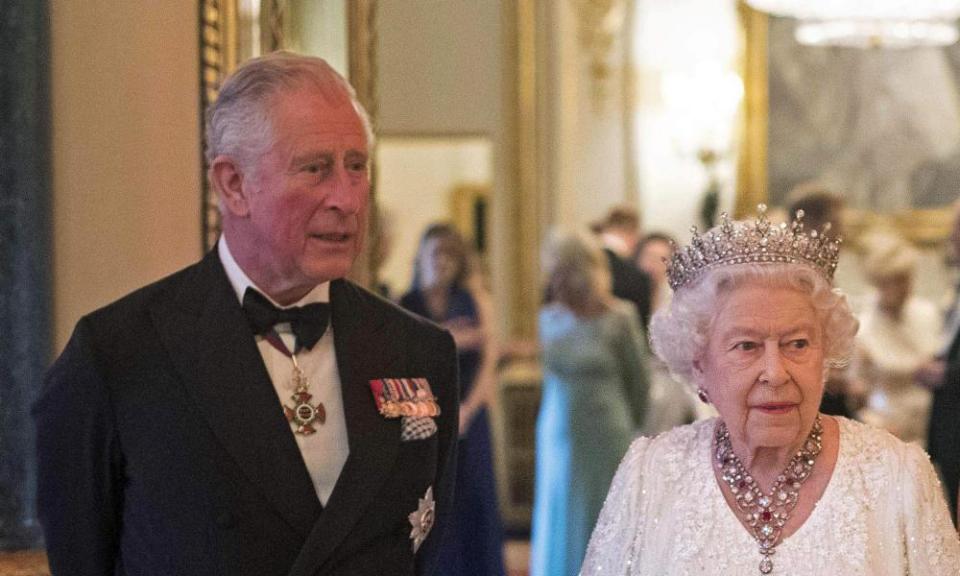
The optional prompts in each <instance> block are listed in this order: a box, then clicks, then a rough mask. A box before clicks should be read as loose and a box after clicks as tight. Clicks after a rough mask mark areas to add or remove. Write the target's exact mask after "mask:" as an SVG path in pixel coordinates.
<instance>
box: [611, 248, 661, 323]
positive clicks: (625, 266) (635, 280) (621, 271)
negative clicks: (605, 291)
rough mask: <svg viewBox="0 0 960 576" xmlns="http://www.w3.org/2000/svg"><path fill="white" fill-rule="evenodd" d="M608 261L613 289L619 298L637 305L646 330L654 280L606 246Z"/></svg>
mask: <svg viewBox="0 0 960 576" xmlns="http://www.w3.org/2000/svg"><path fill="white" fill-rule="evenodd" d="M603 252H604V253H605V254H606V255H607V262H608V263H609V264H610V278H611V280H612V284H613V285H612V286H611V290H612V292H613V295H614V296H616V297H617V298H622V299H624V300H627V301H628V302H633V304H634V306H636V307H637V314H638V315H639V317H640V322H641V325H642V326H643V329H644V330H646V329H647V326H648V325H649V324H650V306H651V297H650V293H651V290H652V284H653V283H652V282H651V280H650V277H649V276H648V275H647V273H646V272H644V271H643V270H640V269H639V268H637V267H636V266H634V265H633V264H631V263H630V262H627V261H626V260H624V259H623V258H621V257H620V256H618V255H617V254H616V253H615V252H614V251H613V250H611V249H609V248H604V249H603Z"/></svg>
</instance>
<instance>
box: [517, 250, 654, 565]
mask: <svg viewBox="0 0 960 576" xmlns="http://www.w3.org/2000/svg"><path fill="white" fill-rule="evenodd" d="M543 267H544V272H545V274H546V278H547V283H548V284H549V286H548V292H549V293H550V294H551V295H552V297H553V300H552V301H551V302H549V303H547V304H546V305H545V307H544V308H543V309H542V310H541V311H540V320H539V321H540V342H541V346H542V348H543V353H542V361H543V398H542V400H541V404H540V415H539V417H538V419H537V436H536V486H535V494H534V507H533V535H532V542H531V574H532V575H533V576H572V575H575V574H577V573H578V571H579V570H580V564H581V562H582V561H583V555H584V553H585V551H586V547H587V541H588V539H589V538H590V532H591V531H592V530H593V525H594V523H595V522H596V520H597V516H598V515H599V514H600V509H601V507H602V506H603V499H604V496H605V495H606V492H607V489H608V488H609V487H610V481H611V479H612V478H613V474H614V472H615V471H616V469H617V464H618V463H619V462H620V459H621V458H622V457H623V455H624V454H625V453H626V451H627V448H628V446H629V445H630V442H631V440H632V439H633V438H634V436H636V434H637V432H638V431H639V430H640V429H641V427H642V426H643V422H644V418H645V415H646V412H647V388H648V381H647V372H646V369H645V366H644V361H645V355H646V345H645V343H644V337H643V332H642V328H641V327H640V324H639V322H638V321H637V316H636V313H635V311H634V309H633V306H632V305H631V304H630V303H628V302H624V301H622V300H617V299H616V298H614V297H613V296H612V294H611V292H610V272H609V270H608V267H607V260H606V258H605V257H604V255H603V253H602V252H601V251H600V249H599V248H598V247H595V246H593V245H591V244H590V243H589V240H587V239H585V238H581V237H578V236H570V237H563V238H555V239H554V240H553V241H552V242H551V244H550V245H549V246H548V248H547V250H546V252H545V254H544V261H543Z"/></svg>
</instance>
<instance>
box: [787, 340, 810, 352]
mask: <svg viewBox="0 0 960 576" xmlns="http://www.w3.org/2000/svg"><path fill="white" fill-rule="evenodd" d="M789 345H790V347H791V348H793V349H794V350H803V349H804V348H807V347H809V346H810V341H809V340H807V339H806V338H798V339H796V340H791V341H790V342H789Z"/></svg>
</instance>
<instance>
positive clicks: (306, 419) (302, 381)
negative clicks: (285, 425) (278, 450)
mask: <svg viewBox="0 0 960 576" xmlns="http://www.w3.org/2000/svg"><path fill="white" fill-rule="evenodd" d="M291 358H293V384H294V387H295V390H294V391H293V395H291V396H290V399H291V400H293V407H292V408H291V407H290V406H288V405H286V404H284V405H283V413H284V414H285V415H286V417H287V421H288V422H290V423H291V424H293V426H294V429H293V430H294V432H296V433H297V434H301V435H303V436H309V435H311V434H313V433H314V432H316V431H317V429H316V428H314V427H313V423H314V422H316V423H317V424H323V423H324V422H325V421H326V420H327V411H326V409H324V407H323V403H322V402H317V404H316V405H313V404H310V399H311V398H313V395H312V394H310V392H308V388H309V386H310V383H309V382H308V381H307V377H306V375H305V374H304V373H303V370H301V369H300V366H299V365H297V359H296V357H295V356H291Z"/></svg>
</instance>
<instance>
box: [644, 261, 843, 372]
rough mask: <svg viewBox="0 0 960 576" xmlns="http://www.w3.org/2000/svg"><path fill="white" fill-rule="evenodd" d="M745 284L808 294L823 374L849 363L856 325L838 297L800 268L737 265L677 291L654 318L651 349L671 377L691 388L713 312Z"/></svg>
mask: <svg viewBox="0 0 960 576" xmlns="http://www.w3.org/2000/svg"><path fill="white" fill-rule="evenodd" d="M747 284H750V285H758V284H759V285H761V286H767V287H770V288H781V287H787V288H795V289H797V290H800V291H802V292H804V293H806V294H808V295H809V296H810V302H811V304H812V305H813V307H814V309H815V310H816V314H817V320H818V321H819V323H820V327H821V329H822V333H823V335H824V375H826V372H827V370H828V369H829V368H831V367H842V366H845V365H846V364H847V362H848V361H849V359H850V355H851V354H852V352H853V346H854V337H855V336H856V334H857V329H858V328H859V326H860V322H859V321H858V320H857V318H856V316H854V314H853V312H852V311H851V309H850V305H849V304H848V303H847V297H846V296H845V295H844V294H843V293H842V292H840V291H839V290H837V289H835V288H833V287H832V286H831V285H830V283H829V282H828V281H827V280H826V279H825V278H824V277H823V276H822V275H821V274H820V273H818V272H817V271H815V270H813V269H812V268H809V267H807V266H805V265H802V264H780V263H777V264H772V263H762V264H756V263H751V264H735V265H729V266H724V267H721V268H716V269H713V270H710V271H708V272H706V273H705V274H704V275H703V276H701V277H700V278H699V279H697V280H696V281H695V282H694V283H693V284H690V285H687V286H684V287H682V288H681V289H680V290H678V291H677V292H676V293H675V294H674V296H673V299H672V300H671V302H670V305H669V306H668V307H667V308H664V309H662V310H659V311H658V312H657V313H655V314H654V315H653V318H652V319H651V321H650V341H651V344H652V347H653V350H654V352H655V353H656V354H657V356H659V357H660V358H661V359H662V360H663V361H664V362H666V364H667V366H668V367H669V368H670V372H671V374H673V376H674V377H675V378H677V379H679V380H681V381H683V382H685V383H686V384H687V385H689V386H691V387H693V386H695V384H694V377H693V364H694V361H695V360H697V359H698V358H701V357H702V356H703V354H704V352H705V351H706V347H707V343H708V342H709V338H710V333H711V329H712V325H713V322H714V319H715V318H716V317H717V313H718V312H719V311H720V310H721V309H722V307H723V302H724V300H725V299H726V296H727V295H728V294H730V293H731V292H733V291H735V290H737V289H738V288H739V287H741V286H744V285H747ZM759 305H762V303H758V306H759Z"/></svg>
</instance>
